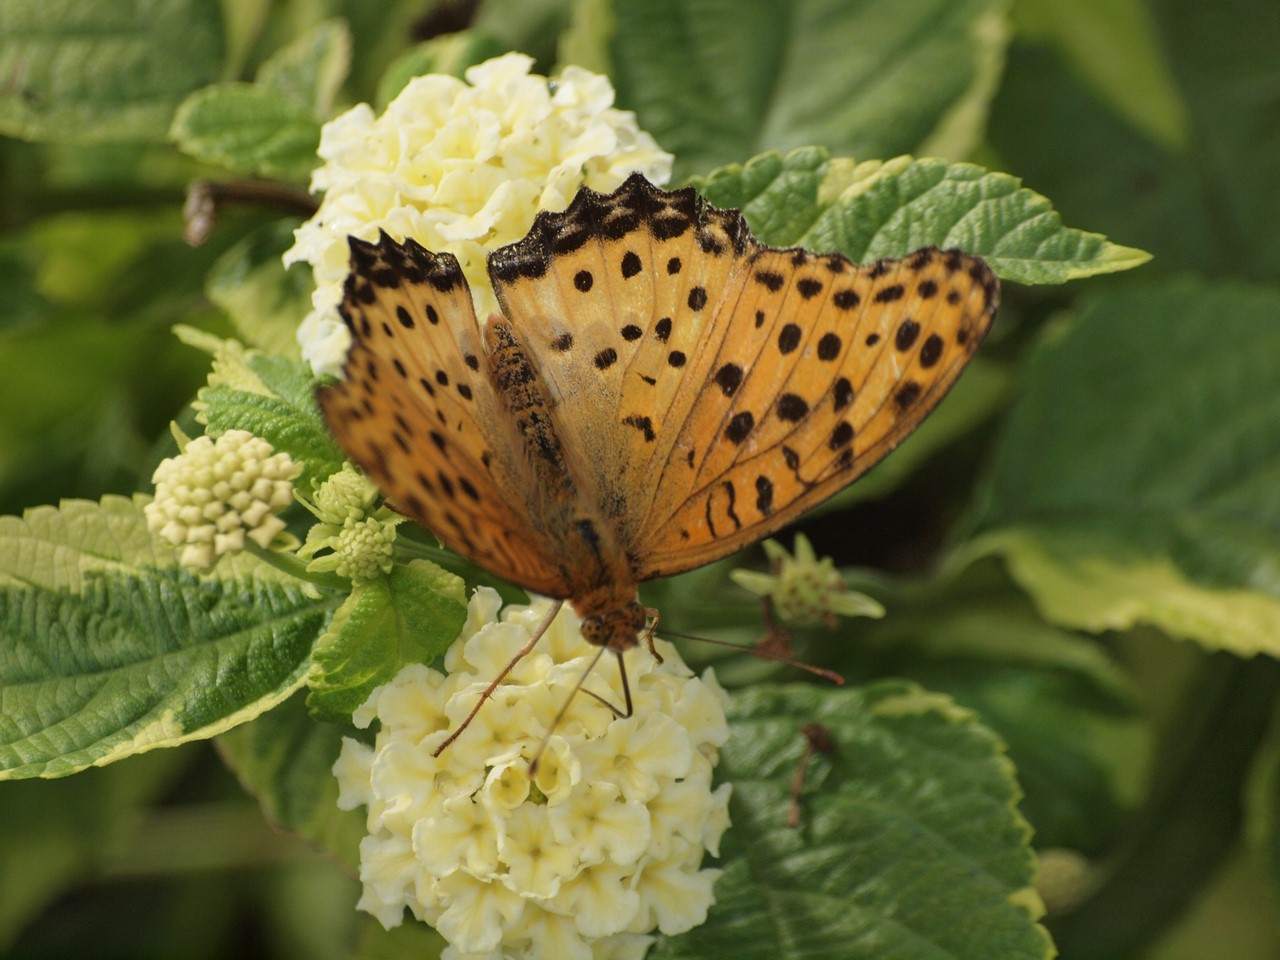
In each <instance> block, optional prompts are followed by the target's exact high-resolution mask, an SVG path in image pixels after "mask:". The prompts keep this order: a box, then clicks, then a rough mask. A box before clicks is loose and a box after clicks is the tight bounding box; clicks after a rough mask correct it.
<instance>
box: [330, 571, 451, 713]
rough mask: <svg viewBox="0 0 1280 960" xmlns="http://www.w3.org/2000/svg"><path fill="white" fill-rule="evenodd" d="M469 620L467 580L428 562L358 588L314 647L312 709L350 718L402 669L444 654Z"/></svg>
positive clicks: (353, 591) (366, 582) (357, 585)
mask: <svg viewBox="0 0 1280 960" xmlns="http://www.w3.org/2000/svg"><path fill="white" fill-rule="evenodd" d="M466 619H467V600H466V594H465V591H464V589H463V583H462V580H461V579H460V578H458V577H456V576H454V575H453V574H451V573H449V572H448V571H446V570H444V569H442V568H441V567H438V566H436V565H435V564H434V563H432V562H431V561H429V560H414V561H411V562H410V563H408V564H406V565H403V566H396V567H393V568H392V570H391V573H390V574H388V575H387V576H386V577H382V578H379V579H377V580H368V581H365V582H363V583H357V584H356V586H355V589H353V590H352V591H351V596H350V597H348V598H347V601H346V603H344V604H343V605H342V607H341V609H339V610H338V612H337V613H336V614H334V617H333V621H332V622H331V623H330V624H329V629H328V630H327V631H326V632H325V635H324V636H323V637H322V638H321V640H320V643H319V644H318V645H317V646H316V650H315V656H314V660H315V668H316V669H315V671H314V673H313V674H312V676H311V677H310V679H309V680H308V683H309V685H310V687H311V695H310V696H309V697H308V698H307V705H308V706H309V707H311V710H312V712H313V713H314V714H316V715H317V716H319V717H321V718H323V719H335V720H336V719H343V720H345V719H347V718H349V717H350V716H351V713H352V711H353V710H355V709H356V707H358V706H360V704H362V703H364V702H365V700H367V699H368V698H369V694H370V693H372V692H373V689H374V688H375V687H377V686H380V685H381V684H384V683H386V682H387V681H388V680H391V679H392V678H393V677H395V675H396V674H397V673H399V672H400V668H401V667H404V666H405V665H407V664H410V663H430V662H431V661H432V660H434V659H435V658H436V657H438V656H439V655H440V654H442V653H443V652H444V651H445V649H446V648H447V647H448V646H449V644H450V643H452V642H453V641H454V639H456V638H457V636H458V633H459V631H460V630H462V625H463V624H464V623H465V622H466Z"/></svg>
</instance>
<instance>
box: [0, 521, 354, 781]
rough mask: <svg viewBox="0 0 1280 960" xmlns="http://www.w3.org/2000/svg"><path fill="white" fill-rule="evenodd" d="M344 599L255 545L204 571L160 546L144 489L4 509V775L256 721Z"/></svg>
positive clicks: (112, 756) (0, 767)
mask: <svg viewBox="0 0 1280 960" xmlns="http://www.w3.org/2000/svg"><path fill="white" fill-rule="evenodd" d="M337 603H338V601H337V599H335V598H333V597H327V598H324V597H322V598H320V599H316V598H314V597H313V596H311V595H309V592H308V591H307V590H304V589H303V585H302V584H300V583H298V582H297V581H296V580H291V579H289V578H287V577H285V576H284V575H283V574H280V573H278V572H277V571H276V570H275V569H274V568H272V567H269V566H267V565H266V564H264V563H262V562H261V561H257V560H254V559H253V558H251V557H249V556H246V555H240V556H236V557H230V558H225V559H224V560H223V562H222V563H220V564H219V565H218V567H216V568H215V571H214V573H213V574H212V575H209V576H206V577H204V578H196V577H195V576H193V575H192V574H190V573H188V572H187V571H185V570H183V569H182V568H180V567H178V566H177V564H176V562H175V560H174V558H173V552H172V551H171V550H170V549H168V548H167V545H165V544H158V543H156V542H155V541H153V539H152V537H151V534H150V533H149V532H148V531H147V525H146V519H145V517H144V516H143V512H142V501H141V499H138V500H133V501H130V500H126V499H124V498H122V497H107V498H105V499H104V500H103V501H102V503H101V504H98V503H91V502H88V501H67V502H65V503H64V504H63V505H62V507H61V509H54V508H52V507H37V508H35V509H32V510H29V511H27V513H26V514H25V515H24V516H23V517H22V518H18V517H0V635H2V636H3V638H4V644H3V646H0V779H9V778H22V777H57V776H64V775H66V774H69V773H75V772H76V771H78V770H83V769H84V768H86V767H88V766H101V765H103V764H106V763H111V762H113V761H115V760H119V759H122V758H123V757H126V756H130V755H132V754H136V753H142V752H145V751H147V750H153V749H156V748H158V747H171V746H176V745H177V744H179V743H184V742H187V741H189V740H198V739H204V738H207V737H211V736H213V735H215V734H217V733H221V732H222V731H224V730H227V729H230V728H231V727H233V726H235V725H236V724H238V723H243V722H244V721H246V720H251V719H253V718H254V717H255V716H257V715H258V714H260V713H262V712H263V711H264V710H268V709H270V708H271V707H273V706H275V705H276V704H277V703H280V702H281V701H282V700H284V699H285V698H286V697H287V696H288V695H289V694H290V693H291V692H292V691H294V690H296V689H297V688H298V687H299V686H300V685H301V684H302V682H303V678H304V674H305V672H306V669H307V666H308V664H309V656H310V653H311V647H312V644H313V643H314V641H315V638H316V636H317V635H318V634H319V632H320V630H321V628H322V627H323V625H324V621H325V619H326V617H327V615H328V613H329V611H331V610H332V609H333V608H334V607H336V606H337Z"/></svg>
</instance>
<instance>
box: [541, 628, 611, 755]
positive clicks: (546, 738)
mask: <svg viewBox="0 0 1280 960" xmlns="http://www.w3.org/2000/svg"><path fill="white" fill-rule="evenodd" d="M604 651H605V648H604V647H601V648H600V649H599V650H598V651H596V655H595V656H594V657H592V658H591V662H590V663H589V664H587V669H585V670H583V671H582V676H580V677H579V678H578V682H577V683H575V684H574V685H573V689H572V690H570V691H569V695H568V696H567V697H565V698H564V703H562V704H561V705H560V709H559V710H558V711H556V715H555V718H554V719H553V720H552V721H551V726H549V727H547V732H546V733H545V734H544V735H543V737H542V742H541V743H539V744H538V752H537V753H535V754H534V755H533V759H532V760H531V761H529V776H530V777H532V776H533V775H534V774H536V773H537V772H538V761H539V760H541V759H542V751H544V750H546V749H547V744H548V743H549V742H550V741H551V735H552V734H553V733H555V732H556V727H558V726H560V721H561V720H563V719H564V715H565V713H566V712H567V711H568V709H569V704H571V703H573V698H574V697H576V696H577V695H578V691H579V690H582V685H583V684H584V683H586V682H587V677H589V676H590V675H591V671H592V670H594V669H595V668H596V664H597V663H599V662H600V658H601V657H602V656H603V655H604ZM618 669H619V670H620V671H621V672H622V694H623V696H624V697H625V698H626V700H625V702H626V704H627V709H626V712H625V713H624V712H623V711H621V710H619V709H618V708H617V707H615V706H614V705H613V704H612V703H610V702H609V701H608V700H606V699H605V698H604V697H602V696H600V694H598V693H592V692H591V691H590V690H582V692H583V693H585V694H586V695H587V696H588V697H592V698H594V699H596V700H599V701H600V702H601V703H603V704H604V705H605V706H606V707H608V708H609V710H610V711H611V712H612V713H613V715H614V716H615V717H617V718H618V719H619V720H625V719H626V718H627V717H629V716H631V685H630V684H629V683H627V669H626V667H625V666H624V665H623V662H622V651H621V650H619V651H618Z"/></svg>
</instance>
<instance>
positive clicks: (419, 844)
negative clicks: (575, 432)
mask: <svg viewBox="0 0 1280 960" xmlns="http://www.w3.org/2000/svg"><path fill="white" fill-rule="evenodd" d="M500 605H501V601H500V599H499V597H498V595H497V594H496V593H495V592H494V591H492V590H489V589H487V588H480V589H478V590H477V591H476V593H475V595H474V596H473V597H472V599H471V603H470V605H469V611H468V618H467V623H466V625H465V627H464V628H463V631H462V635H461V636H460V637H459V639H458V641H457V642H456V643H455V644H454V645H453V646H452V647H451V648H450V650H449V652H448V653H447V654H446V656H445V666H446V668H447V670H448V674H447V675H445V674H442V673H440V672H438V671H436V670H433V669H430V668H428V667H426V666H423V665H411V666H408V667H406V668H405V669H403V670H402V671H401V672H400V674H399V675H398V676H397V677H396V678H395V679H394V680H392V681H391V682H390V683H387V684H385V685H383V686H381V687H379V688H378V689H377V690H375V691H374V692H373V694H372V695H371V696H370V698H369V700H368V701H367V702H366V703H365V704H364V705H363V706H362V707H361V708H360V709H359V710H357V711H356V713H355V715H354V720H355V722H356V723H357V725H360V726H368V725H369V724H370V723H372V722H373V721H374V720H375V719H376V720H378V721H379V724H380V726H379V732H378V734H377V738H376V741H375V743H374V745H373V746H368V745H365V744H362V743H358V742H356V741H354V740H350V739H348V740H346V741H344V743H343V748H342V753H341V755H340V757H339V759H338V762H337V763H336V764H335V766H334V772H335V774H336V775H337V777H338V782H339V786H340V790H341V794H340V799H339V805H340V806H342V807H344V808H345V809H351V808H354V807H356V806H361V805H363V806H365V807H367V808H368V814H367V823H368V829H369V834H368V836H366V837H365V839H364V841H363V843H362V844H361V848H360V851H361V879H362V880H363V882H364V894H363V896H362V898H361V900H360V906H361V908H362V909H364V910H367V911H368V912H370V913H372V914H373V915H374V916H376V917H377V918H378V919H379V920H380V921H381V922H382V923H383V925H384V926H387V927H392V926H395V925H397V924H399V923H400V922H401V920H402V919H403V914H404V908H405V907H408V908H409V909H410V911H412V913H413V915H414V916H415V917H417V918H418V919H420V920H424V921H426V922H427V923H429V924H431V925H432V926H434V927H435V928H436V929H437V930H438V931H439V932H440V933H441V934H442V935H443V936H444V937H445V939H447V940H448V941H449V943H450V946H449V948H448V950H447V951H446V953H445V956H446V957H447V958H457V960H461V958H466V957H471V956H473V955H475V956H483V957H491V958H499V957H501V958H534V957H548V956H557V957H561V956H563V957H581V958H584V960H590V958H604V957H634V958H637V960H638V958H640V957H642V956H643V955H644V952H645V950H646V949H647V947H648V945H649V943H650V942H651V941H652V937H651V936H650V934H652V932H653V931H654V930H655V929H656V930H660V931H662V932H663V933H665V934H676V933H681V932H683V931H685V930H688V929H690V928H692V927H694V926H697V925H698V924H700V923H702V922H703V921H704V920H705V919H706V914H707V910H708V908H709V907H710V905H711V904H712V902H713V900H714V898H713V894H712V885H713V884H714V882H715V879H716V877H717V876H718V875H719V872H720V871H718V870H715V869H709V868H703V867H702V861H703V858H704V856H705V855H706V854H707V853H711V854H712V855H716V854H718V852H719V844H720V837H721V835H722V834H723V832H724V830H725V828H726V827H727V826H728V823H729V820H728V796H729V787H728V785H727V784H726V785H722V786H720V787H713V785H712V770H713V768H714V766H715V763H716V761H717V759H718V747H719V746H720V745H721V744H723V743H724V741H725V740H726V739H727V737H728V732H729V731H728V726H727V724H726V722H725V716H724V693H723V691H722V690H721V689H720V687H719V686H718V685H717V684H716V682H715V678H714V675H713V674H712V673H711V672H710V671H708V672H707V673H706V674H704V676H703V677H701V678H699V677H696V676H694V675H693V674H692V672H691V671H690V670H689V669H688V667H686V666H685V665H684V663H683V661H681V659H680V657H679V654H678V653H677V652H676V650H675V648H673V647H671V646H670V645H669V644H666V643H663V642H661V641H658V642H657V643H658V648H659V650H660V652H661V655H662V657H663V662H662V663H658V662H657V661H656V660H655V659H654V658H653V657H652V656H651V655H650V654H649V652H648V651H647V650H645V649H644V648H643V647H640V648H637V649H635V650H633V651H629V652H628V653H627V654H626V668H627V675H628V678H629V680H630V682H631V691H632V699H633V704H634V712H633V714H632V716H630V717H629V718H625V719H624V718H620V717H616V716H615V715H614V714H613V713H612V712H610V711H609V710H608V709H607V708H606V707H604V706H603V705H601V704H600V703H598V702H596V701H595V700H594V699H593V698H591V697H589V696H586V695H583V694H579V695H578V696H577V697H576V698H575V699H574V700H573V701H572V703H571V704H570V707H569V709H568V711H567V712H566V713H565V715H564V717H563V718H562V719H561V721H560V723H559V725H558V726H556V727H555V730H554V733H553V734H552V735H551V737H550V739H549V740H548V741H547V745H546V748H545V751H544V752H543V754H542V756H541V758H540V760H539V763H538V767H537V771H536V773H535V774H534V775H533V776H532V777H531V776H530V773H529V762H530V760H531V759H532V758H533V756H534V754H535V752H536V751H537V749H538V747H539V744H540V743H541V742H542V740H543V738H544V736H545V734H546V733H547V731H548V729H549V728H550V726H551V724H552V722H553V720H554V718H555V716H556V713H557V712H558V711H559V709H560V707H561V706H562V705H563V704H564V702H565V698H566V697H568V696H569V695H570V693H571V691H572V690H573V688H574V685H575V684H576V683H577V682H578V680H579V678H580V677H581V676H582V672H583V670H585V669H586V667H587V665H588V664H589V663H590V662H591V661H592V660H593V658H594V657H595V656H596V653H597V652H598V648H595V647H592V646H591V645H590V644H588V643H587V642H586V641H585V640H584V639H583V637H582V632H581V629H580V623H579V621H578V618H577V617H576V616H575V615H574V614H573V613H572V611H571V610H569V609H568V608H565V609H564V610H562V611H561V612H560V615H559V616H558V617H557V618H556V620H555V621H554V623H553V624H552V626H551V628H550V629H549V630H548V631H547V634H546V635H545V636H544V637H543V639H542V641H541V643H540V644H539V645H538V646H537V647H535V648H534V650H533V652H532V653H530V654H529V655H528V656H526V657H525V658H524V659H523V660H521V661H520V663H519V664H517V666H516V667H515V669H514V670H513V671H512V673H511V674H510V676H509V677H508V678H507V680H506V681H505V682H504V683H503V684H502V685H500V686H499V687H498V688H497V690H496V691H495V693H494V696H493V698H492V700H491V702H489V703H486V704H485V705H484V706H483V707H482V708H481V710H480V712H479V713H478V714H477V715H476V718H475V720H474V721H473V722H472V723H471V725H470V726H469V727H468V728H467V729H466V730H465V731H464V732H463V733H462V735H461V736H460V737H459V738H458V739H457V740H456V741H455V742H453V743H452V744H451V745H450V746H449V747H448V748H447V749H446V750H445V751H444V752H443V753H442V754H441V755H440V756H439V757H433V756H432V755H431V754H432V751H433V750H435V748H436V747H438V746H439V745H440V744H441V743H442V742H443V741H444V739H445V738H446V737H447V736H448V735H449V733H450V732H451V731H452V730H454V729H455V728H456V726H457V724H458V723H460V722H461V721H462V720H463V718H465V717H466V715H467V714H468V713H470V711H471V709H472V708H473V707H474V706H475V704H476V701H477V698H478V697H479V696H480V694H481V693H482V691H483V690H484V689H485V687H486V686H487V684H488V682H489V681H490V680H491V679H492V678H493V676H495V674H496V673H497V671H499V670H500V669H501V668H502V667H503V666H504V665H505V664H506V663H507V661H508V660H509V659H510V657H511V655H512V654H513V653H515V652H516V651H517V650H518V649H519V648H520V647H521V646H523V645H524V643H525V642H526V641H527V640H528V639H529V637H530V636H531V635H532V632H533V631H534V630H535V629H536V628H537V626H538V624H539V623H540V622H541V621H542V619H543V617H544V616H545V615H546V613H547V612H548V610H549V608H550V601H547V600H537V601H535V602H534V603H532V604H530V605H529V606H516V607H508V608H507V609H506V610H505V611H503V612H502V614H501V617H499V615H498V611H499V608H500ZM610 668H612V669H610ZM586 689H587V690H591V691H592V692H594V693H597V694H599V695H600V696H602V697H604V698H606V699H608V700H609V701H611V702H613V703H616V704H621V703H622V696H623V694H622V688H621V684H620V681H619V679H618V676H617V669H616V664H611V663H609V662H608V660H605V661H602V664H601V666H599V667H597V669H596V670H595V672H593V673H592V674H591V675H590V677H589V679H588V680H587V685H586Z"/></svg>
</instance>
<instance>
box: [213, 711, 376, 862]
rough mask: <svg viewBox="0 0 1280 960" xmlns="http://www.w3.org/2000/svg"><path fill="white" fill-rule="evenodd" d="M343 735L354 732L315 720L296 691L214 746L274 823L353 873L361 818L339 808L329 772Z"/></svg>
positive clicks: (334, 781) (362, 829) (362, 831)
mask: <svg viewBox="0 0 1280 960" xmlns="http://www.w3.org/2000/svg"><path fill="white" fill-rule="evenodd" d="M344 734H347V735H354V731H350V730H348V729H345V728H343V727H339V726H336V725H334V724H325V723H316V721H315V720H313V719H312V718H311V717H310V716H309V715H308V713H307V709H306V704H305V698H304V697H302V696H301V695H298V696H294V697H291V698H290V699H289V700H288V701H287V702H285V703H283V704H281V705H280V706H279V707H277V708H276V709H274V710H272V711H270V712H269V713H264V714H263V715H262V716H260V717H258V718H257V719H256V720H253V721H251V722H250V723H244V724H241V725H240V726H238V727H236V728H235V729H234V730H231V731H228V732H227V733H224V734H222V735H221V736H220V737H218V739H217V747H218V752H219V753H220V754H221V755H222V758H223V759H224V760H225V761H226V762H227V764H228V766H230V767H231V769H232V771H233V772H234V773H235V775H236V777H237V778H238V779H239V780H240V783H241V784H242V785H243V786H244V788H245V789H246V790H248V791H249V792H250V793H251V794H253V795H254V796H255V797H256V798H257V799H258V802H259V803H260V804H261V805H262V810H263V813H265V814H266V816H267V819H268V820H269V821H270V822H271V823H272V825H273V826H276V827H278V828H280V829H282V830H288V831H289V832H290V833H295V834H297V835H298V836H300V837H302V838H303V839H304V840H307V841H310V842H312V843H315V844H318V845H319V846H321V847H322V848H323V849H325V850H328V851H329V852H330V853H333V854H335V855H336V856H337V857H338V859H339V860H340V861H341V862H342V863H344V864H346V865H347V866H348V867H350V868H351V869H352V871H353V872H356V871H358V869H359V865H360V850H359V847H360V840H361V839H362V838H363V837H364V835H365V832H366V830H365V818H364V814H363V813H362V812H361V811H357V810H349V811H343V810H339V809H338V781H337V778H336V777H334V775H333V764H334V762H335V761H336V760H337V759H338V753H339V751H340V750H341V749H342V738H343V735H344Z"/></svg>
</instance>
